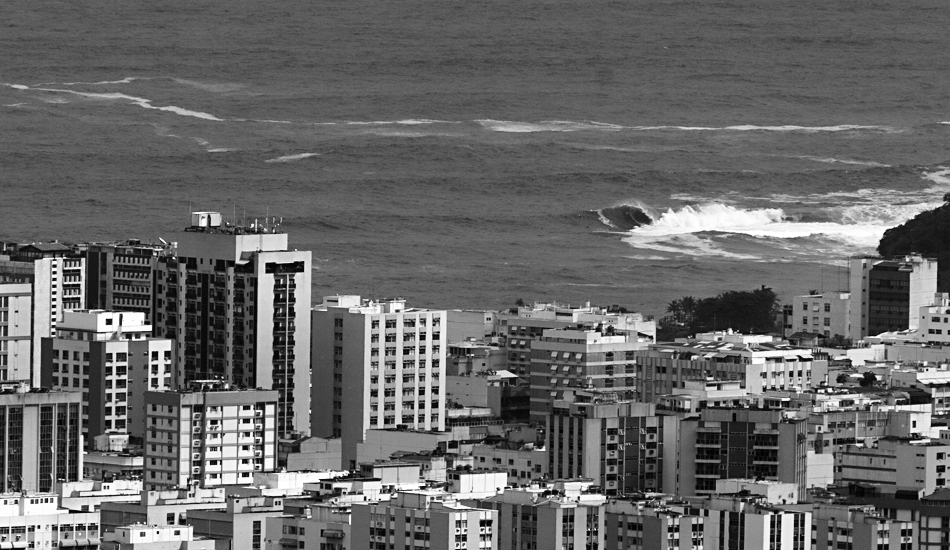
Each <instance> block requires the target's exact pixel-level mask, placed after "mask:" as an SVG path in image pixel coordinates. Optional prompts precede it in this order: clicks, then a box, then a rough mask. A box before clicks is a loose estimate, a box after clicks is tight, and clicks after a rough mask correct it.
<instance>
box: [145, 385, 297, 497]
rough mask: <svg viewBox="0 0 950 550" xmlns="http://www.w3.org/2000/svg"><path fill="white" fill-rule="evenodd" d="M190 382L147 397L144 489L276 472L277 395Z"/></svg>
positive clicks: (225, 481) (239, 479) (205, 483)
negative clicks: (180, 387)
mask: <svg viewBox="0 0 950 550" xmlns="http://www.w3.org/2000/svg"><path fill="white" fill-rule="evenodd" d="M191 384H192V389H191V390H179V391H164V392H162V391H157V392H146V394H145V406H146V432H145V445H144V446H145V486H146V488H147V489H149V490H157V489H164V488H174V487H183V486H188V485H192V484H195V485H198V486H200V487H215V486H218V485H235V484H239V483H249V482H250V481H251V480H252V479H253V475H254V473H255V472H262V471H263V472H269V471H272V470H274V469H275V468H276V464H277V426H278V420H277V415H278V399H279V392H277V391H275V390H231V389H229V388H228V386H227V385H225V384H220V383H217V382H214V381H205V382H201V381H193V382H192V383H191Z"/></svg>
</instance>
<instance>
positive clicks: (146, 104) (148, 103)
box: [9, 84, 223, 122]
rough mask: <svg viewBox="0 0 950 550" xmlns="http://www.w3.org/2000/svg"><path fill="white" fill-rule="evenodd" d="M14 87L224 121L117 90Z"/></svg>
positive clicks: (14, 85) (13, 85)
mask: <svg viewBox="0 0 950 550" xmlns="http://www.w3.org/2000/svg"><path fill="white" fill-rule="evenodd" d="M9 86H10V87H12V88H16V89H18V90H36V91H38V92H48V93H58V94H71V95H78V96H81V97H87V98H89V99H105V100H122V101H128V102H130V103H132V104H133V105H138V106H139V107H142V108H144V109H154V110H157V111H166V112H170V113H175V114H176V115H181V116H188V117H194V118H200V119H204V120H213V121H216V122H223V119H220V118H218V117H216V116H214V115H211V114H208V113H203V112H201V111H192V110H190V109H184V108H182V107H176V106H174V105H168V106H165V107H157V106H155V105H152V100H150V99H145V98H144V97H136V96H131V95H127V94H120V93H117V92H103V93H93V92H77V91H76V90H62V89H57V88H30V87H29V86H22V85H19V84H10V85H9Z"/></svg>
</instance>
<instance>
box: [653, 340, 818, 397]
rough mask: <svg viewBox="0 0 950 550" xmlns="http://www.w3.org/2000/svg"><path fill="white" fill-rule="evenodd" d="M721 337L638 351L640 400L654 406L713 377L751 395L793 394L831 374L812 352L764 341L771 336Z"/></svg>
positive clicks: (666, 344) (816, 383)
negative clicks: (736, 384) (734, 383)
mask: <svg viewBox="0 0 950 550" xmlns="http://www.w3.org/2000/svg"><path fill="white" fill-rule="evenodd" d="M723 338H724V340H721V341H712V340H694V341H689V342H675V343H673V342H670V343H664V344H655V345H651V346H650V347H649V350H647V351H643V352H638V353H637V354H636V355H637V356H636V369H635V372H636V388H635V389H636V392H637V398H638V399H639V400H641V401H646V402H654V401H656V400H657V398H658V397H659V396H662V395H667V394H671V393H673V390H674V389H677V388H685V387H686V382H687V381H701V382H704V381H706V380H707V379H709V378H714V379H718V380H738V381H739V382H740V386H741V387H742V388H743V389H745V390H746V391H748V392H749V393H762V392H764V391H767V390H791V391H795V390H801V389H808V388H810V387H812V386H813V385H815V386H817V385H818V384H820V383H821V382H822V381H824V380H825V377H826V375H827V372H828V361H826V360H819V359H815V358H814V357H813V355H812V351H811V350H810V349H804V348H798V347H794V346H789V345H788V344H785V343H781V342H771V341H764V339H769V337H757V336H744V335H729V334H726V335H724V336H723ZM763 338H764V339H763Z"/></svg>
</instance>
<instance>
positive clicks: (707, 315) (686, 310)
mask: <svg viewBox="0 0 950 550" xmlns="http://www.w3.org/2000/svg"><path fill="white" fill-rule="evenodd" d="M666 311H667V312H668V313H669V314H670V315H669V316H667V317H664V318H663V319H661V320H660V326H659V327H658V330H657V340H661V341H662V340H672V339H674V338H679V337H684V336H691V335H694V334H696V333H698V332H708V331H713V330H726V329H730V328H731V329H733V330H737V331H740V332H744V333H746V334H751V333H765V332H775V331H777V330H778V327H777V326H776V319H777V316H778V314H779V312H780V306H779V301H778V296H776V294H775V292H774V291H773V290H772V289H771V288H768V287H765V286H763V287H762V288H759V289H757V290H753V291H737V290H730V291H727V292H723V293H722V294H720V295H718V296H714V297H711V298H703V299H701V300H697V299H696V298H693V297H692V296H684V297H683V298H681V299H679V300H673V301H672V302H670V303H669V305H668V306H667V308H666Z"/></svg>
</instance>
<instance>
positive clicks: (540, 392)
mask: <svg viewBox="0 0 950 550" xmlns="http://www.w3.org/2000/svg"><path fill="white" fill-rule="evenodd" d="M650 341H651V340H649V339H647V338H644V337H642V336H641V335H640V333H638V332H630V331H624V330H619V329H614V328H612V327H610V326H609V327H608V328H606V329H603V328H602V329H601V330H597V329H596V328H594V327H591V326H584V327H573V328H564V329H549V330H545V331H544V334H543V336H542V337H541V339H540V340H537V341H535V342H533V343H532V344H531V421H532V422H544V421H545V418H546V416H547V414H548V413H550V412H551V408H552V407H551V403H552V402H553V401H555V400H567V401H571V400H573V399H574V398H575V396H576V394H577V393H578V392H582V391H607V392H622V391H630V392H632V391H633V390H634V389H635V385H636V379H635V376H636V375H635V372H634V356H635V354H636V352H637V351H638V350H644V349H646V348H647V346H648V345H649V343H650Z"/></svg>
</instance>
